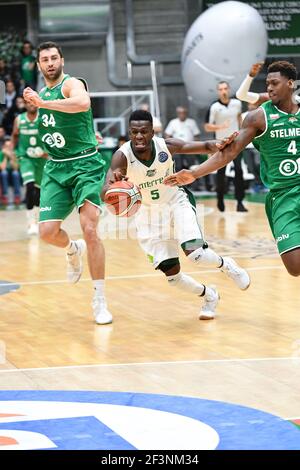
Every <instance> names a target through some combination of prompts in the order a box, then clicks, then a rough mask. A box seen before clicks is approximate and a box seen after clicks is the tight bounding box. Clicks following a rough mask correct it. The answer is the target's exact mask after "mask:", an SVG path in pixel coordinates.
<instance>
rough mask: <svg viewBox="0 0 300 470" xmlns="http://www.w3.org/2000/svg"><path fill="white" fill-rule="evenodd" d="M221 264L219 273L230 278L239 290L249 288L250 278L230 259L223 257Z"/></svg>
mask: <svg viewBox="0 0 300 470" xmlns="http://www.w3.org/2000/svg"><path fill="white" fill-rule="evenodd" d="M223 262H224V264H223V266H222V267H221V271H222V272H223V273H225V274H226V275H227V276H228V277H230V278H231V279H232V280H233V281H234V282H235V283H236V285H237V286H238V287H239V288H240V289H242V290H246V289H248V287H249V286H250V276H249V274H248V273H247V271H246V270H245V269H243V268H241V267H240V266H238V265H237V263H236V262H235V261H234V260H233V259H232V258H227V257H225V258H223Z"/></svg>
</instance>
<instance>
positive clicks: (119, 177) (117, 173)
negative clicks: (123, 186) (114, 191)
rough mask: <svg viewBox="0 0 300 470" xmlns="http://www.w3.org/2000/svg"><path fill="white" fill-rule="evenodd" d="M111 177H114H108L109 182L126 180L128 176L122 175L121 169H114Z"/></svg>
mask: <svg viewBox="0 0 300 470" xmlns="http://www.w3.org/2000/svg"><path fill="white" fill-rule="evenodd" d="M113 177H114V179H110V181H109V182H110V183H111V184H112V183H115V182H116V181H127V180H128V177H127V176H125V175H123V173H121V171H114V172H113Z"/></svg>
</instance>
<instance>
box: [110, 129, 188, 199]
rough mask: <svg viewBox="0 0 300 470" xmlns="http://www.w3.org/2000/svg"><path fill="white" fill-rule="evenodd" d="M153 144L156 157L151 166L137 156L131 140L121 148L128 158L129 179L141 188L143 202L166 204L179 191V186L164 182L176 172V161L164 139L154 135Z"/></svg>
mask: <svg viewBox="0 0 300 470" xmlns="http://www.w3.org/2000/svg"><path fill="white" fill-rule="evenodd" d="M153 144H154V147H155V158H154V161H153V162H152V164H151V166H147V165H145V163H142V162H141V161H140V160H138V159H137V158H136V156H135V155H134V153H133V151H132V148H131V144H130V141H129V142H126V143H125V144H123V145H122V146H121V147H120V148H119V150H120V151H121V152H122V153H123V154H124V155H125V157H126V159H127V176H128V179H129V181H131V182H132V183H134V184H136V185H137V186H138V187H139V188H140V190H141V193H142V197H143V204H147V205H150V204H166V203H168V202H169V201H170V200H171V199H172V198H173V197H174V196H175V195H176V194H177V193H178V191H179V189H178V187H177V186H176V187H170V186H166V185H165V184H163V180H164V178H165V177H166V176H168V175H171V174H172V173H173V172H174V161H173V158H172V155H171V153H170V152H169V150H168V147H167V145H166V142H165V140H164V139H162V138H161V137H153Z"/></svg>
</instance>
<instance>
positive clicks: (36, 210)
mask: <svg viewBox="0 0 300 470" xmlns="http://www.w3.org/2000/svg"><path fill="white" fill-rule="evenodd" d="M33 211H34V219H35V223H36V224H38V223H39V220H40V208H39V207H38V206H34V208H33Z"/></svg>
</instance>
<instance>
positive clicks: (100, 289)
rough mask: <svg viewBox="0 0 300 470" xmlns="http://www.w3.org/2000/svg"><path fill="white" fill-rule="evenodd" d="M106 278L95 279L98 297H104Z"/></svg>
mask: <svg viewBox="0 0 300 470" xmlns="http://www.w3.org/2000/svg"><path fill="white" fill-rule="evenodd" d="M104 282H105V281H104V279H97V280H93V286H94V290H95V296H96V297H103V299H104V297H105V296H104Z"/></svg>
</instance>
